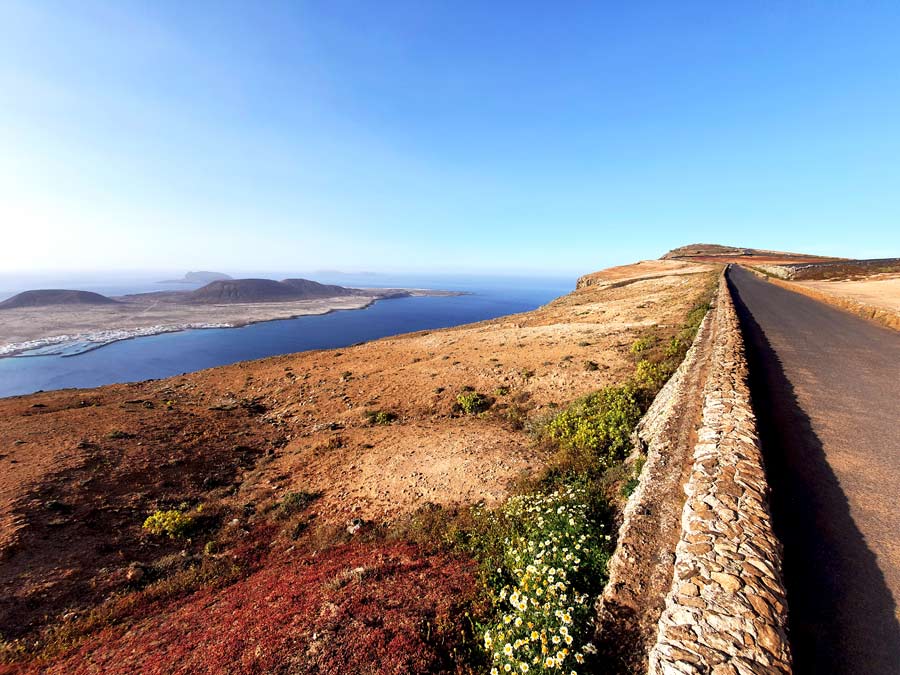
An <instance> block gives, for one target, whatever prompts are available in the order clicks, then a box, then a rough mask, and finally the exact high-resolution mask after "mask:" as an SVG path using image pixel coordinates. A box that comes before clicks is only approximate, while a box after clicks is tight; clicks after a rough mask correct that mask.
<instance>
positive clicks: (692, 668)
mask: <svg viewBox="0 0 900 675" xmlns="http://www.w3.org/2000/svg"><path fill="white" fill-rule="evenodd" d="M712 321H713V331H714V337H713V340H714V341H713V345H712V350H713V351H712V354H711V360H710V363H709V369H708V375H707V380H706V384H705V387H704V392H703V396H704V402H703V412H702V422H701V427H700V429H699V431H698V442H697V444H696V446H695V447H694V450H693V466H692V468H691V472H690V478H689V480H688V482H687V484H686V485H685V487H684V489H685V493H686V495H687V498H686V500H685V503H684V510H683V512H682V522H681V524H682V532H681V538H680V540H679V542H678V544H677V546H676V549H675V566H674V567H675V572H674V577H673V580H672V587H671V590H670V592H669V594H668V595H667V597H666V605H665V609H664V610H663V612H662V616H661V618H660V620H659V627H658V635H657V640H656V644H655V645H654V646H653V648H652V649H651V652H650V663H649V672H650V675H683V674H698V675H699V674H701V673H703V674H714V675H726V674H728V675H751V674H754V675H756V674H763V673H766V674H768V673H790V672H791V665H790V651H789V647H788V640H787V635H786V624H787V602H786V598H785V590H784V585H783V582H782V577H781V560H782V555H781V546H780V544H779V542H778V540H777V539H776V537H775V535H774V532H773V530H772V521H771V516H770V512H769V507H768V484H767V482H766V476H765V472H764V470H763V464H762V455H761V452H760V446H759V439H758V436H757V431H756V420H755V417H754V415H753V411H752V409H751V406H750V392H749V389H748V386H747V363H746V359H745V356H744V347H743V341H742V337H741V333H740V328H739V325H738V320H737V315H736V313H735V309H734V304H733V302H732V299H731V296H730V293H729V290H728V288H727V285H726V283H725V281H724V278H723V279H722V281H721V282H720V288H719V294H718V302H717V303H716V308H715V315H714V317H713V319H712Z"/></svg>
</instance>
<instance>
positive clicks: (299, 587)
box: [0, 544, 475, 675]
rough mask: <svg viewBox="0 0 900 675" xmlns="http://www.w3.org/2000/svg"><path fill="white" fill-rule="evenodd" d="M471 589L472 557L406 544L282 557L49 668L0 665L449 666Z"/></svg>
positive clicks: (294, 669)
mask: <svg viewBox="0 0 900 675" xmlns="http://www.w3.org/2000/svg"><path fill="white" fill-rule="evenodd" d="M474 594H475V582H474V567H473V565H472V563H471V562H469V561H465V560H461V559H458V558H453V557H448V556H445V555H425V554H423V553H421V552H420V550H419V549H418V548H416V547H415V546H413V545H409V544H397V545H389V546H384V545H365V544H349V545H344V546H339V547H336V548H333V549H330V550H327V551H320V552H318V553H317V554H305V555H302V554H297V555H295V556H292V555H290V554H286V555H285V556H284V558H283V559H281V560H278V561H277V562H275V561H272V562H270V564H268V565H266V566H265V567H264V568H263V569H261V570H259V571H257V572H254V573H253V574H251V575H250V576H249V577H247V578H246V579H243V580H241V581H239V582H237V583H235V584H233V585H231V586H229V587H227V588H223V589H208V590H204V591H200V592H198V593H195V594H194V595H192V596H190V597H188V598H185V599H183V600H182V601H180V602H178V603H175V604H174V605H172V606H171V607H170V608H168V609H167V610H166V611H164V612H161V613H159V614H155V615H153V616H151V617H148V618H145V619H143V620H141V621H139V622H137V623H136V624H134V625H132V626H130V627H129V628H127V629H124V628H120V629H106V630H104V631H102V632H100V633H99V634H96V635H95V636H93V637H91V638H89V639H88V640H87V641H86V642H84V643H83V644H82V645H81V646H80V647H79V648H77V649H75V650H73V651H71V652H69V653H67V654H65V655H63V656H62V657H60V658H58V659H55V660H53V661H52V662H51V663H47V664H42V665H40V666H37V665H30V666H24V667H16V666H13V667H12V669H11V670H9V671H7V672H18V673H29V674H30V673H37V672H41V673H47V674H48V675H49V674H63V673H64V674H65V675H82V674H85V675H86V674H87V673H104V674H108V675H117V674H120V673H121V674H122V675H124V674H126V673H127V674H128V675H132V674H133V673H142V674H143V675H157V674H162V673H166V674H170V673H178V674H185V675H186V674H188V673H190V674H195V673H196V674H201V673H209V674H210V675H212V674H214V673H215V674H219V673H247V674H248V675H249V674H260V675H261V674H269V673H279V674H289V673H321V674H323V675H338V674H341V675H346V674H350V673H373V674H375V673H377V674H383V675H401V674H407V673H436V672H454V671H455V666H454V664H453V662H452V654H453V651H454V649H455V648H456V646H457V644H458V641H459V639H460V638H461V636H462V634H463V630H465V628H466V626H465V624H466V619H465V616H464V612H465V607H466V606H467V604H468V603H469V602H470V601H471V600H472V598H473V597H474ZM0 669H2V667H0Z"/></svg>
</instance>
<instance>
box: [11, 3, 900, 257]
mask: <svg viewBox="0 0 900 675" xmlns="http://www.w3.org/2000/svg"><path fill="white" fill-rule="evenodd" d="M0 230H2V239H0V269H3V270H7V271H9V270H16V269H85V268H127V267H139V268H144V269H147V268H157V269H160V268H170V269H176V268H205V269H223V270H227V271H234V270H241V269H257V270H264V269H273V270H276V269H277V270H288V269H298V270H303V269H318V268H337V269H349V270H358V269H374V270H394V271H401V270H416V271H422V270H424V271H428V270H436V271H438V270H440V271H485V270H497V271H530V272H535V271H543V272H546V273H558V272H565V273H581V272H587V271H591V270H594V269H598V268H600V267H602V266H606V265H609V264H614V263H620V262H627V261H631V260H636V259H640V258H647V257H655V256H658V255H660V254H662V253H663V252H665V251H666V250H667V249H669V248H672V247H674V246H678V245H681V244H685V243H691V242H696V241H709V242H721V243H734V244H738V245H745V246H757V247H763V248H776V249H787V250H797V251H809V252H816V253H823V254H837V255H848V256H861V257H874V256H888V255H891V256H896V255H900V5H898V4H897V3H896V2H883V3H878V2H858V3H835V2H754V3H723V2H685V1H682V2H670V1H666V2H634V3H612V2H609V3H604V2H593V3H588V2H569V3H553V2H544V3H529V2H523V1H517V2H509V3H501V2H480V1H479V2H449V1H448V2H426V1H424V0H412V1H410V2H390V1H388V0H383V1H377V2H368V1H367V2H343V1H340V0H338V1H335V0H328V1H327V2H310V3H301V2H285V3H265V2H259V3H257V2H234V3H230V2H220V1H216V2H199V1H193V0H192V1H191V2H182V1H180V0H179V1H178V2H156V1H154V2H143V3H130V2H123V1H120V0H117V1H110V2H102V3H101V2H40V1H36V0H24V1H22V2H19V1H18V0H2V1H0Z"/></svg>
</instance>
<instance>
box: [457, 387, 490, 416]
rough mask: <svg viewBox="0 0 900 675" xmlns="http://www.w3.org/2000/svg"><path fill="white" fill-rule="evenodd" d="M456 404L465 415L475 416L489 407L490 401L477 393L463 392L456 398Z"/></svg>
mask: <svg viewBox="0 0 900 675" xmlns="http://www.w3.org/2000/svg"><path fill="white" fill-rule="evenodd" d="M456 404H457V405H458V406H459V409H460V410H461V411H462V412H464V413H465V414H466V415H477V414H478V413H480V412H484V411H485V410H487V409H488V408H490V407H491V400H490V399H489V398H488V397H487V396H485V395H484V394H479V393H478V392H477V391H464V392H462V393H461V394H460V395H459V396H457V397H456Z"/></svg>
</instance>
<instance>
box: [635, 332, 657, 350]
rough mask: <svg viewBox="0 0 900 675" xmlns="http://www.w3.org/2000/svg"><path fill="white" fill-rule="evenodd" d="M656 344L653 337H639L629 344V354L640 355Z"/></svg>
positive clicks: (655, 338) (655, 339)
mask: <svg viewBox="0 0 900 675" xmlns="http://www.w3.org/2000/svg"><path fill="white" fill-rule="evenodd" d="M656 342H657V337H656V336H655V335H644V336H643V337H639V338H638V339H637V340H635V341H634V342H633V343H632V344H631V353H632V354H640V353H641V352H645V351H647V350H648V349H652V348H653V347H654V346H655V345H656Z"/></svg>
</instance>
